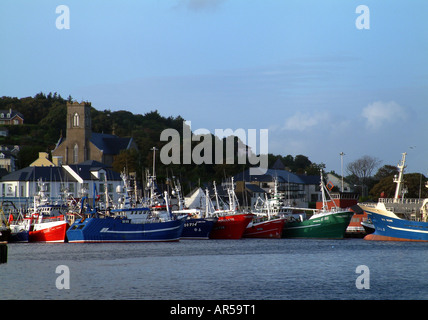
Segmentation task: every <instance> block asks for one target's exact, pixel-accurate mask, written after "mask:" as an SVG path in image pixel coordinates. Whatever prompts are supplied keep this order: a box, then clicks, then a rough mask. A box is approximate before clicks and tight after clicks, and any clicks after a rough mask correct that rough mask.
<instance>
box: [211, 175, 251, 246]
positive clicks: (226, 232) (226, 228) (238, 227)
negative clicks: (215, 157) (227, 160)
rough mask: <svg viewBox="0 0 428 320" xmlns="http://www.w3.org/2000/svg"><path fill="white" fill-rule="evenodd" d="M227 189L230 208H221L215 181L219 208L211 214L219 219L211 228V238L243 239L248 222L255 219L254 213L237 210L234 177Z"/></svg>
mask: <svg viewBox="0 0 428 320" xmlns="http://www.w3.org/2000/svg"><path fill="white" fill-rule="evenodd" d="M227 191H228V195H229V209H227V210H221V209H220V205H219V197H218V194H217V188H216V185H215V182H214V193H215V197H216V204H217V210H216V211H214V213H212V214H211V215H213V216H215V217H217V218H218V220H217V222H216V223H215V224H214V226H213V229H212V230H211V233H210V239H241V238H242V236H243V234H244V232H245V229H246V228H247V226H248V224H249V223H250V222H251V221H252V220H253V217H254V214H252V213H241V212H239V211H238V210H237V206H238V199H237V198H236V194H235V188H234V183H233V178H232V182H231V184H230V186H229V187H228V189H227ZM207 210H208V209H207Z"/></svg>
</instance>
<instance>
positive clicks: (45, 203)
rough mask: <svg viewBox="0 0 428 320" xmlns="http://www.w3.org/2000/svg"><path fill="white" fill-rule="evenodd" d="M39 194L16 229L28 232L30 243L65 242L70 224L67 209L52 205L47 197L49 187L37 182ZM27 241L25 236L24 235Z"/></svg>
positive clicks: (59, 205)
mask: <svg viewBox="0 0 428 320" xmlns="http://www.w3.org/2000/svg"><path fill="white" fill-rule="evenodd" d="M37 183H38V188H39V192H38V194H37V195H35V196H34V205H33V207H32V208H30V209H29V211H28V213H27V215H26V216H25V218H24V219H23V220H21V221H20V220H18V226H17V227H16V229H18V230H19V229H23V230H24V232H25V230H28V242H65V241H66V238H65V236H66V231H67V228H68V226H69V225H68V223H67V219H66V215H65V212H66V210H67V207H66V206H64V205H61V204H52V203H50V201H49V198H48V197H47V196H46V191H47V185H46V184H45V183H44V182H43V181H42V180H41V179H40V180H38V181H37ZM22 236H23V237H24V240H25V234H22Z"/></svg>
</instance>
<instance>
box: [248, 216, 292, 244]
mask: <svg viewBox="0 0 428 320" xmlns="http://www.w3.org/2000/svg"><path fill="white" fill-rule="evenodd" d="M284 223H285V219H282V218H279V219H272V220H267V221H262V222H256V223H254V221H253V223H252V224H251V225H249V226H248V227H247V228H246V229H245V232H244V235H243V237H244V238H271V239H280V238H281V236H282V229H283V227H284Z"/></svg>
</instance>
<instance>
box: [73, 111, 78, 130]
mask: <svg viewBox="0 0 428 320" xmlns="http://www.w3.org/2000/svg"><path fill="white" fill-rule="evenodd" d="M78 126H79V114H78V113H77V112H76V113H75V114H74V116H73V127H78Z"/></svg>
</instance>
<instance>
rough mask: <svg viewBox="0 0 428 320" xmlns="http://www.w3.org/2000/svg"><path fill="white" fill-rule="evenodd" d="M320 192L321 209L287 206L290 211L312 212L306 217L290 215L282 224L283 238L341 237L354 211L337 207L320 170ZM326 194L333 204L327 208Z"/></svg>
mask: <svg viewBox="0 0 428 320" xmlns="http://www.w3.org/2000/svg"><path fill="white" fill-rule="evenodd" d="M320 186H321V193H322V200H323V206H322V208H321V209H307V208H305V209H302V208H292V207H289V208H288V209H289V211H290V212H296V211H297V210H304V211H306V212H307V211H313V214H312V215H311V216H310V217H309V218H308V219H306V218H303V217H304V216H303V215H301V216H300V218H298V219H296V216H295V215H294V216H293V215H290V216H289V217H290V219H288V220H287V222H286V223H285V224H284V227H283V230H282V237H283V238H316V239H343V237H344V235H345V231H346V228H347V227H348V225H349V222H350V221H351V218H352V216H353V215H354V212H353V211H351V210H349V209H341V208H339V207H338V206H337V205H336V203H335V202H334V200H333V199H332V198H331V196H330V193H329V192H328V190H327V188H326V186H325V184H324V180H323V176H322V172H321V182H320ZM326 193H327V194H328V195H329V197H330V198H331V201H332V204H333V206H331V208H329V206H328V204H327V200H326V195H325V194H326Z"/></svg>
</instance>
